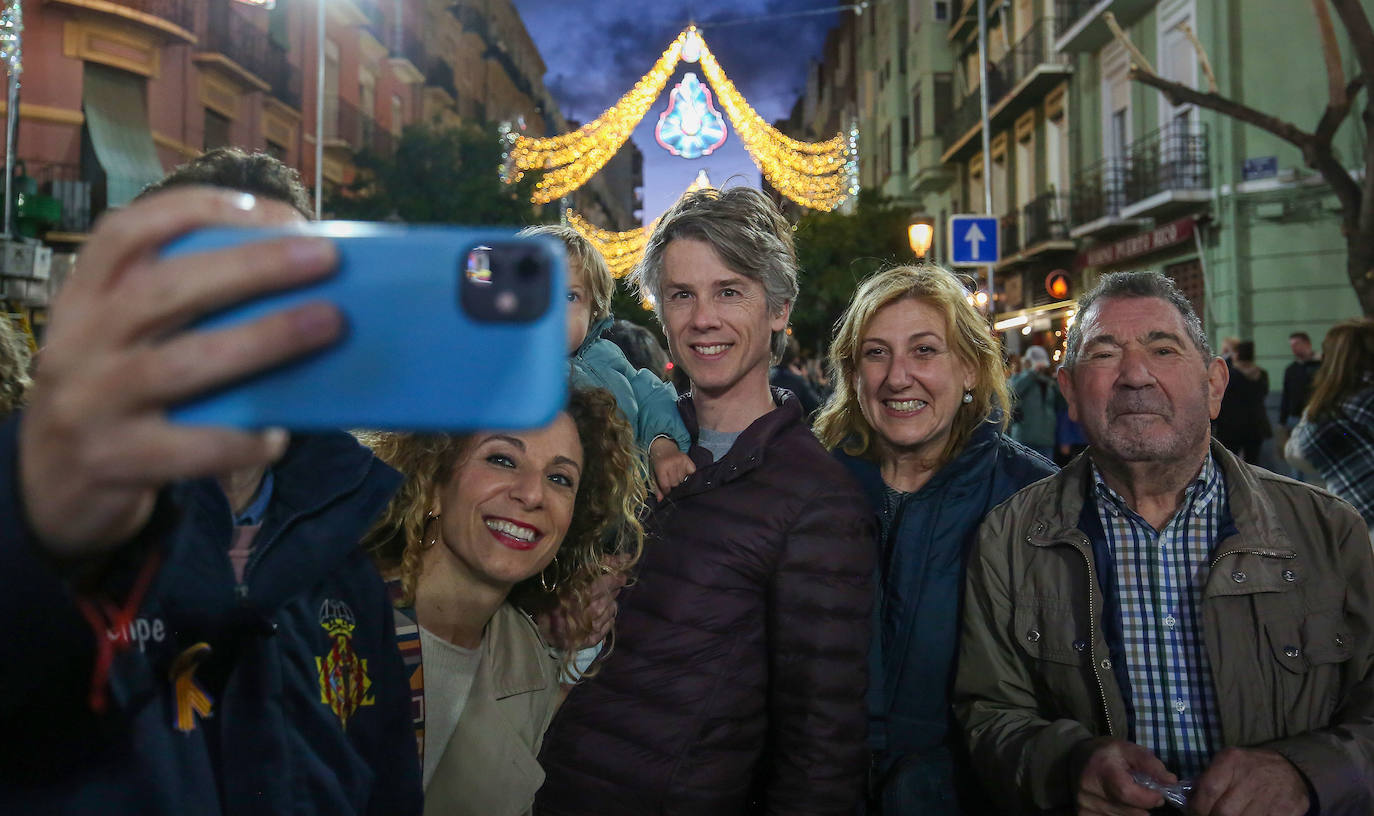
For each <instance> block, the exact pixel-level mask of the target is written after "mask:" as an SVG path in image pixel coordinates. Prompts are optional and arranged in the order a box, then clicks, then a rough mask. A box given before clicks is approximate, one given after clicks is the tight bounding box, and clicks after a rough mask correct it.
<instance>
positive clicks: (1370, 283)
mask: <svg viewBox="0 0 1374 816" xmlns="http://www.w3.org/2000/svg"><path fill="white" fill-rule="evenodd" d="M1365 183H1366V184H1368V183H1369V182H1368V181H1366V182H1365ZM1345 244H1346V253H1347V254H1346V272H1347V274H1349V275H1350V285H1351V286H1352V287H1354V289H1355V297H1356V298H1358V299H1359V301H1360V310H1361V311H1362V312H1364V316H1365V317H1374V234H1361V233H1360V231H1359V230H1352V231H1350V232H1348V233H1347V234H1346V239H1345ZM1340 317H1345V315H1340Z"/></svg>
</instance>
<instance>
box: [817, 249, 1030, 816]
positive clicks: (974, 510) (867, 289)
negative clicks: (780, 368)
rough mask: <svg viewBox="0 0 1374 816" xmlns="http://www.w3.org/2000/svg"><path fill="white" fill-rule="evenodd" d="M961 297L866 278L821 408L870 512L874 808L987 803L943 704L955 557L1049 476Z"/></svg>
mask: <svg viewBox="0 0 1374 816" xmlns="http://www.w3.org/2000/svg"><path fill="white" fill-rule="evenodd" d="M967 296H968V292H967V291H965V289H964V287H963V285H962V284H961V283H960V281H959V279H958V278H956V277H955V276H954V275H953V274H951V273H950V272H948V271H946V270H944V269H941V268H940V267H937V266H933V265H922V266H903V267H897V268H893V269H888V270H886V271H883V272H879V273H878V274H876V275H874V276H873V277H871V278H869V279H868V280H867V281H865V282H864V283H863V285H862V286H860V287H859V290H858V292H857V293H855V295H854V299H853V300H852V301H851V303H850V305H849V309H848V310H847V311H846V312H845V314H844V317H843V318H841V320H840V323H839V329H838V331H837V333H836V336H835V339H834V341H833V342H832V343H831V346H830V376H831V381H832V382H833V383H834V387H835V392H834V394H833V395H832V396H831V398H830V401H829V402H828V403H827V404H826V406H825V407H824V408H823V409H822V410H821V413H820V415H819V416H818V417H817V418H816V425H815V430H816V435H817V436H818V437H820V440H821V443H822V444H824V445H825V446H826V447H827V448H830V449H832V450H834V451H835V456H836V457H837V458H838V459H839V460H840V461H841V462H843V463H844V465H845V466H846V467H848V468H849V470H850V472H851V473H852V474H853V475H854V477H855V478H856V479H857V480H858V481H859V483H860V484H861V485H862V486H863V488H864V491H865V493H866V494H867V496H868V499H869V502H870V504H871V506H872V510H873V513H874V515H875V516H876V518H877V527H878V545H879V589H878V596H877V604H878V612H877V614H878V615H879V618H878V624H877V626H876V628H875V631H874V637H873V644H872V647H871V654H872V657H871V658H870V661H869V665H870V666H871V667H872V671H871V672H870V677H869V684H870V691H869V697H868V699H869V706H870V712H869V714H870V716H869V722H870V724H871V728H872V729H873V733H871V734H870V739H869V744H870V745H871V746H878V747H877V749H876V753H875V756H874V757H873V761H874V768H875V770H876V771H877V774H878V776H877V777H876V785H875V787H874V789H873V792H872V793H873V797H874V801H872V802H870V811H869V812H871V813H885V814H903V813H932V814H954V813H970V814H972V813H981V812H985V811H984V809H983V806H982V803H981V802H980V800H979V798H978V797H977V794H976V792H975V790H974V788H973V786H972V785H971V784H969V782H970V781H971V776H972V775H971V773H970V769H969V766H968V762H967V760H966V758H965V757H963V756H962V753H961V750H960V749H959V747H958V740H957V739H956V736H955V732H954V731H953V730H952V729H951V727H950V726H951V722H950V719H949V714H948V709H949V705H948V703H949V688H950V685H951V683H952V682H953V680H954V658H955V654H956V652H957V645H958V644H957V632H958V626H959V609H960V603H959V601H960V595H961V592H962V589H963V577H964V576H963V572H964V556H965V553H966V552H967V551H968V549H969V548H970V547H971V546H972V544H973V539H974V534H975V532H976V531H977V529H978V525H979V523H980V522H981V521H982V520H983V516H985V515H986V514H987V512H988V511H989V510H991V509H992V508H993V507H995V506H996V505H998V504H1000V503H1001V502H1002V501H1003V500H1005V499H1006V498H1007V497H1008V496H1010V495H1011V494H1012V493H1015V492H1016V491H1017V490H1020V489H1021V488H1022V487H1024V486H1026V485H1028V484H1030V483H1031V482H1034V481H1037V480H1039V479H1041V478H1042V477H1045V476H1048V475H1050V474H1051V473H1053V472H1054V470H1055V467H1054V465H1053V464H1051V463H1050V462H1049V461H1048V460H1047V459H1045V458H1044V457H1042V456H1040V455H1039V454H1037V453H1035V452H1033V451H1031V450H1030V449H1029V448H1027V447H1025V446H1023V445H1021V444H1019V443H1017V442H1015V441H1013V440H1012V439H1011V438H1010V437H1008V436H1007V435H1006V433H1005V430H1006V425H1007V420H1008V418H1009V414H1010V410H1009V400H1008V396H1007V385H1006V376H1005V374H1004V373H1003V367H1002V351H1001V348H1000V344H999V343H998V341H997V339H996V338H995V337H993V335H992V333H991V331H990V330H989V329H988V324H987V320H986V319H984V317H983V316H982V315H980V314H979V313H978V312H977V310H975V309H974V308H973V307H972V306H971V305H969V303H968V300H967Z"/></svg>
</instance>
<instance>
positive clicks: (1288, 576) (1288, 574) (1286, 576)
mask: <svg viewBox="0 0 1374 816" xmlns="http://www.w3.org/2000/svg"><path fill="white" fill-rule="evenodd" d="M1281 574H1282V575H1283V580H1285V581H1288V582H1290V583H1291V582H1293V581H1296V580H1298V574H1297V573H1296V572H1294V571H1292V570H1284V571H1283V572H1282V573H1281Z"/></svg>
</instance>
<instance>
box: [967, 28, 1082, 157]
mask: <svg viewBox="0 0 1374 816" xmlns="http://www.w3.org/2000/svg"><path fill="white" fill-rule="evenodd" d="M1051 22H1052V21H1051V20H1049V19H1043V20H1037V21H1036V22H1035V23H1034V24H1032V25H1031V27H1030V29H1029V30H1027V31H1026V33H1025V34H1024V35H1023V36H1022V37H1021V39H1019V40H1017V41H1016V44H1015V45H1013V46H1012V47H1011V50H1009V51H1008V52H1007V53H1006V54H1004V55H1003V56H1002V58H1001V59H999V60H998V61H997V62H995V63H993V64H992V65H990V66H989V67H988V72H987V73H988V118H989V120H991V123H992V125H994V126H995V127H999V128H1005V127H1007V126H1009V125H1010V124H1011V122H1012V121H1014V120H1015V118H1016V116H1017V115H1018V114H1020V113H1022V112H1023V111H1024V110H1025V109H1026V108H1027V107H1028V106H1030V105H1033V104H1035V103H1036V102H1037V101H1039V100H1040V99H1041V98H1042V97H1043V96H1044V95H1045V94H1047V93H1049V91H1051V90H1052V89H1053V88H1054V87H1055V86H1056V85H1058V84H1059V83H1060V82H1061V81H1062V79H1063V78H1064V77H1065V76H1067V75H1068V74H1069V73H1070V71H1071V70H1072V69H1071V68H1070V67H1069V64H1068V60H1067V59H1066V58H1065V57H1062V56H1060V55H1059V54H1057V53H1055V51H1054V43H1053V40H1052V36H1053V29H1052V25H1051ZM981 121H982V112H981V103H980V101H979V94H978V89H977V88H974V89H973V90H972V92H970V93H969V94H968V95H967V96H965V97H964V98H963V100H962V101H961V102H960V103H959V106H958V107H957V108H956V109H955V110H954V115H953V116H951V117H950V118H949V119H948V120H947V121H946V122H945V123H944V125H943V126H942V127H941V128H940V137H941V138H942V139H943V140H944V149H945V153H944V157H943V158H944V160H945V161H951V160H953V159H956V158H961V157H962V155H963V154H964V153H969V152H973V147H974V145H976V144H977V139H976V138H974V129H975V128H976V127H977V126H978V125H979V124H980V123H981Z"/></svg>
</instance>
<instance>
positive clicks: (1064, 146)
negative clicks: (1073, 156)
mask: <svg viewBox="0 0 1374 816" xmlns="http://www.w3.org/2000/svg"><path fill="white" fill-rule="evenodd" d="M1045 181H1046V183H1047V184H1048V185H1049V186H1050V187H1052V188H1054V191H1055V192H1057V193H1066V192H1068V190H1069V130H1068V117H1067V116H1066V115H1065V114H1064V111H1063V110H1062V109H1061V110H1060V111H1059V113H1058V115H1057V116H1051V117H1050V118H1049V119H1048V120H1046V122H1045Z"/></svg>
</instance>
